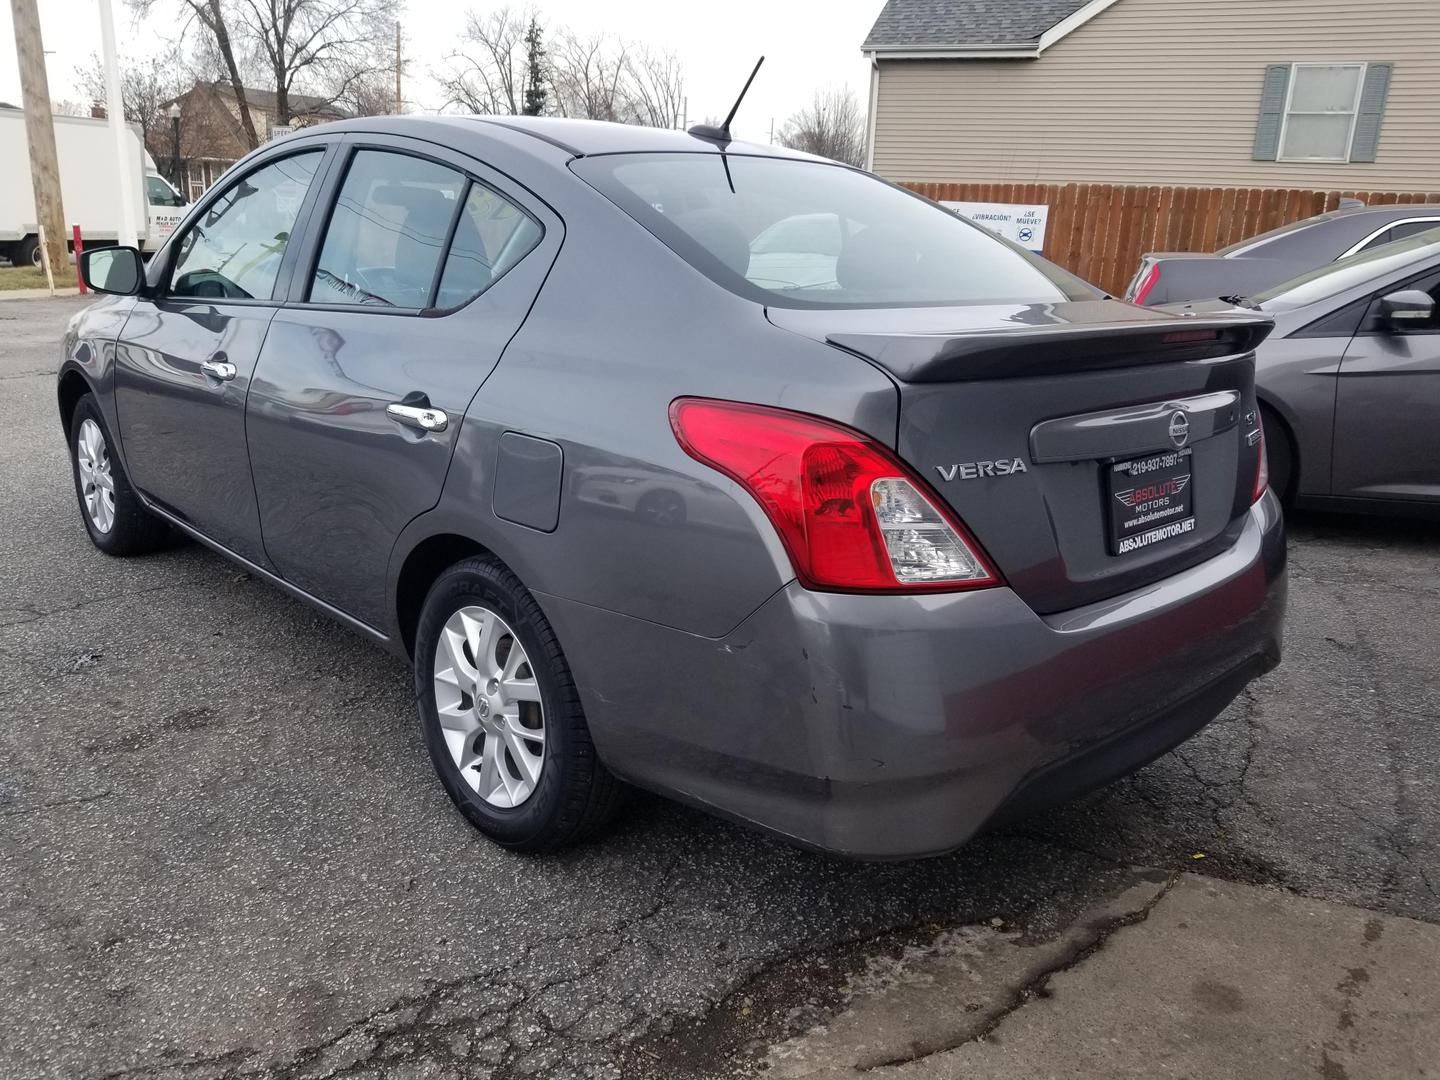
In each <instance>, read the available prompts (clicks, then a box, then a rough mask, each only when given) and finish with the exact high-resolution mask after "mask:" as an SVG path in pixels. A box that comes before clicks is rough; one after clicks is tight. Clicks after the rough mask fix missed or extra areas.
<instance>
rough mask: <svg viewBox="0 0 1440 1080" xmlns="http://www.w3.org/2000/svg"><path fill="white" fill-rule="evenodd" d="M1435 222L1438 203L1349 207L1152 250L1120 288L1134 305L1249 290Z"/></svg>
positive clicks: (1242, 293)
mask: <svg viewBox="0 0 1440 1080" xmlns="http://www.w3.org/2000/svg"><path fill="white" fill-rule="evenodd" d="M1437 226H1440V204H1432V205H1427V204H1425V203H1417V204H1414V205H1409V206H1352V207H1346V208H1344V209H1341V210H1332V211H1331V212H1330V213H1328V214H1319V215H1317V216H1316V217H1311V218H1306V219H1305V220H1304V221H1296V222H1293V223H1291V224H1289V225H1282V226H1281V227H1280V228H1278V229H1272V230H1271V231H1270V232H1267V233H1262V234H1260V235H1259V236H1252V237H1251V238H1250V239H1248V240H1242V241H1240V242H1239V243H1238V244H1231V245H1230V246H1229V247H1225V248H1221V249H1220V250H1219V251H1217V252H1215V253H1214V254H1213V255H1208V254H1204V253H1202V252H1193V251H1165V252H1152V253H1150V254H1147V255H1144V256H1142V257H1141V259H1140V269H1138V270H1137V271H1135V276H1134V277H1133V278H1132V279H1131V280H1130V284H1129V286H1128V287H1127V288H1126V290H1125V299H1127V300H1129V301H1131V302H1132V303H1136V304H1169V303H1179V302H1182V301H1186V300H1210V299H1214V298H1215V297H1218V296H1250V295H1253V294H1254V293H1257V292H1259V291H1260V290H1262V289H1268V288H1272V287H1273V286H1275V285H1278V284H1280V283H1281V282H1282V281H1288V280H1290V279H1291V278H1293V277H1295V276H1296V275H1297V274H1303V273H1305V272H1307V271H1309V270H1314V269H1317V268H1318V267H1322V266H1326V265H1328V264H1329V263H1333V262H1334V261H1335V260H1337V259H1343V258H1346V257H1347V256H1350V255H1356V254H1358V253H1360V252H1362V251H1370V250H1373V249H1374V248H1377V247H1380V246H1381V245H1382V244H1389V243H1393V242H1394V241H1396V240H1403V239H1405V238H1406V237H1407V236H1414V235H1415V234H1416V233H1421V232H1425V231H1427V230H1429V229H1433V228H1436V227H1437Z"/></svg>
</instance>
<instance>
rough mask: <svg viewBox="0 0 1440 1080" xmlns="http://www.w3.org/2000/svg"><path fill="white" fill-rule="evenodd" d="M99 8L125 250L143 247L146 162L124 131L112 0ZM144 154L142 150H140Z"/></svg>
mask: <svg viewBox="0 0 1440 1080" xmlns="http://www.w3.org/2000/svg"><path fill="white" fill-rule="evenodd" d="M98 3H99V5H100V54H101V56H102V57H103V63H104V65H105V116H106V119H107V121H108V122H109V125H110V137H111V139H112V141H113V142H114V143H115V169H116V172H115V181H116V183H115V195H116V197H117V198H118V199H119V200H120V218H119V220H120V243H121V244H124V245H125V246H126V247H139V246H140V236H139V233H140V222H139V221H138V220H137V218H138V217H139V214H137V213H136V211H137V209H138V207H139V200H140V198H141V195H140V189H139V186H138V184H137V180H138V179H139V176H140V174H141V172H142V171H143V164H142V162H143V159H141V158H139V157H132V156H131V153H130V149H131V146H132V145H133V144H132V143H131V141H130V132H129V131H127V130H126V129H125V99H124V95H123V94H122V93H121V92H120V58H119V56H118V55H117V54H116V52H115V16H114V12H113V10H112V9H111V7H110V3H111V0H98ZM140 152H141V153H144V150H143V149H142V150H141V151H140Z"/></svg>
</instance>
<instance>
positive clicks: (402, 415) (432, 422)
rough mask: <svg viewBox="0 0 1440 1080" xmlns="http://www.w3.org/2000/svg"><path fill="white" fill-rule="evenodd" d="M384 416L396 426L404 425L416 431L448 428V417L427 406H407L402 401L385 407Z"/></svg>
mask: <svg viewBox="0 0 1440 1080" xmlns="http://www.w3.org/2000/svg"><path fill="white" fill-rule="evenodd" d="M385 415H386V416H388V417H390V419H391V420H394V421H395V422H396V423H397V424H404V425H405V426H406V427H411V428H414V429H415V430H416V431H444V430H445V429H446V428H447V427H449V426H450V418H449V417H448V416H446V415H445V414H444V413H443V412H442V411H441V410H439V409H432V408H430V407H429V406H428V405H407V404H405V403H404V402H403V401H396V402H392V403H391V404H389V405H386V406H385Z"/></svg>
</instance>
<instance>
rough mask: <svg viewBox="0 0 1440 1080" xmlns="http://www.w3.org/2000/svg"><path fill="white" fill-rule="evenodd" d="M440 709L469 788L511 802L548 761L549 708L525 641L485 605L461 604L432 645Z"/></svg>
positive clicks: (528, 789)
mask: <svg viewBox="0 0 1440 1080" xmlns="http://www.w3.org/2000/svg"><path fill="white" fill-rule="evenodd" d="M434 680H435V710H436V712H437V713H438V714H439V717H440V727H441V730H442V732H443V734H444V736H445V744H446V746H447V747H448V748H449V750H450V758H451V760H452V761H453V762H454V763H455V768H456V769H457V770H458V771H459V773H460V776H461V777H462V778H463V779H464V781H465V783H466V784H468V785H469V786H470V788H471V790H472V791H474V792H475V793H476V794H477V795H479V796H480V797H481V798H482V799H484V800H485V801H486V802H487V803H489V804H490V805H491V806H495V807H499V808H501V809H513V808H515V807H517V806H520V805H521V804H523V803H524V802H525V801H526V800H527V799H529V798H530V796H531V795H533V794H534V793H535V786H536V785H537V784H538V783H539V782H540V774H541V772H542V771H543V770H544V768H545V710H544V706H543V705H542V704H541V701H540V686H539V683H538V681H537V680H536V678H535V672H534V669H532V668H531V666H530V658H529V657H528V656H527V655H526V653H525V647H524V646H523V645H521V644H520V639H519V638H518V637H516V636H515V631H514V630H512V629H511V628H510V626H509V624H508V623H506V622H505V620H504V619H502V618H500V616H499V615H497V614H495V612H493V611H491V610H490V609H488V608H484V607H479V606H467V607H462V608H460V609H459V610H458V611H456V612H455V613H454V614H453V615H451V616H450V618H449V619H447V620H446V622H445V628H444V630H442V631H441V634H440V641H439V642H438V643H437V645H436V649H435V667H434Z"/></svg>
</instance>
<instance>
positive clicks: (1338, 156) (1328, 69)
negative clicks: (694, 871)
mask: <svg viewBox="0 0 1440 1080" xmlns="http://www.w3.org/2000/svg"><path fill="white" fill-rule="evenodd" d="M1364 75H1365V65H1364V64H1296V65H1294V68H1293V69H1292V71H1291V77H1290V97H1289V100H1288V101H1287V102H1286V105H1285V126H1284V128H1283V130H1282V131H1281V134H1280V160H1282V161H1349V160H1350V142H1351V139H1352V138H1353V136H1354V134H1355V115H1356V113H1357V112H1358V111H1359V108H1360V87H1361V84H1362V83H1363V82H1364Z"/></svg>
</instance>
